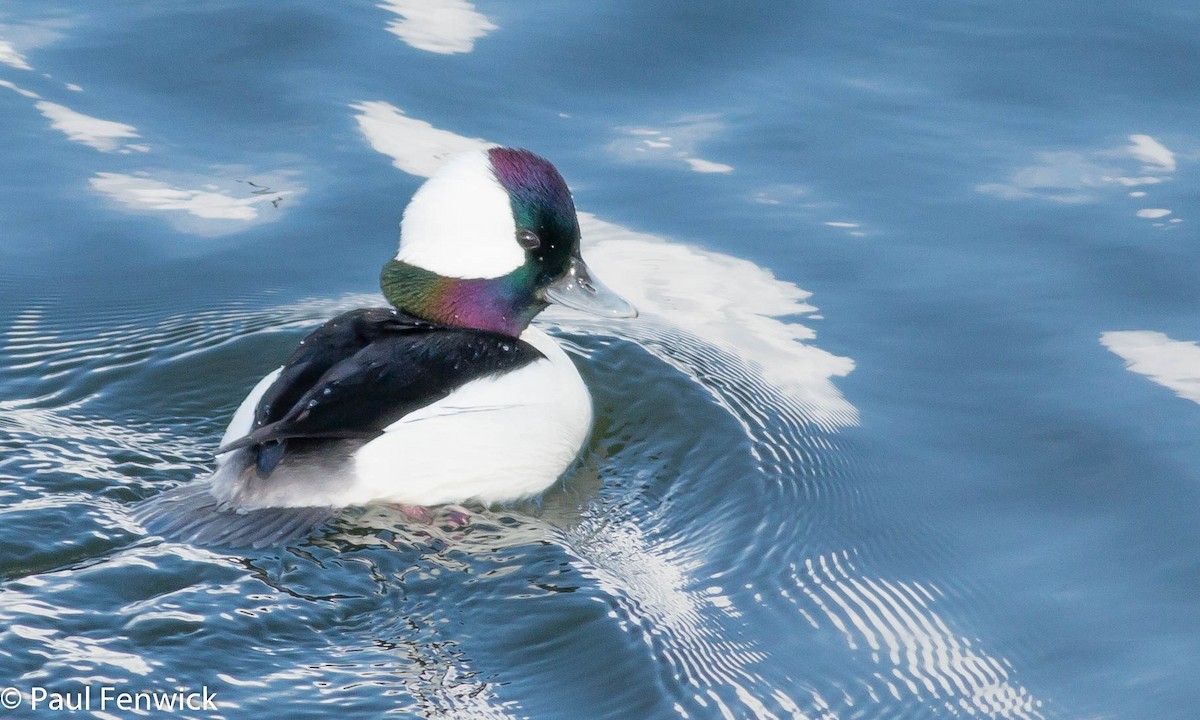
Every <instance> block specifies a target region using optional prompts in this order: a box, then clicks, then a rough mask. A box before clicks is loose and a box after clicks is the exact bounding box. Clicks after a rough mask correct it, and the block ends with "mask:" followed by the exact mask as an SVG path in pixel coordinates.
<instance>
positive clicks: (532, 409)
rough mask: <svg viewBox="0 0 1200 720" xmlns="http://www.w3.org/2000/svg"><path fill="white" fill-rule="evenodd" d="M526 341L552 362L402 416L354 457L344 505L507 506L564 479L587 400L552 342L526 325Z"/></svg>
mask: <svg viewBox="0 0 1200 720" xmlns="http://www.w3.org/2000/svg"><path fill="white" fill-rule="evenodd" d="M521 338H522V339H523V340H525V341H526V342H528V343H530V344H532V345H533V346H534V347H536V348H537V349H538V350H540V351H541V352H542V354H543V355H545V356H546V358H547V359H546V360H538V361H536V362H534V363H532V364H530V365H527V366H525V367H523V368H521V369H519V370H515V371H513V372H509V373H503V374H500V375H496V376H492V377H485V378H480V379H478V380H474V381H472V382H469V383H467V384H466V385H463V386H462V387H460V388H459V389H457V390H455V391H454V392H453V393H451V394H450V395H449V396H448V397H446V398H445V399H443V400H439V401H438V402H435V403H433V404H432V405H427V406H425V407H423V408H421V409H419V410H416V411H414V412H412V413H409V414H408V415H405V416H404V417H403V418H401V419H400V420H399V421H397V422H396V423H395V424H393V425H392V426H391V427H389V428H387V431H386V432H385V433H384V434H383V435H381V436H380V437H379V438H376V439H375V440H372V441H371V442H369V443H367V444H366V445H364V446H363V447H362V449H360V450H359V451H358V452H357V453H356V454H355V484H354V486H353V487H350V488H345V492H347V493H349V494H350V495H351V497H349V498H343V497H339V500H343V501H348V502H349V503H351V504H363V503H366V502H369V501H372V500H378V499H381V498H382V499H385V500H388V501H391V502H397V503H408V504H413V505H438V504H442V503H448V502H462V501H463V500H464V499H474V500H479V501H480V502H483V503H492V502H504V501H508V500H515V499H518V498H521V497H526V496H529V495H533V494H535V493H538V492H541V491H542V490H545V489H546V488H547V487H549V486H550V484H551V483H553V482H554V481H555V480H556V479H558V476H559V475H561V474H562V472H563V471H564V470H566V469H567V466H568V465H570V464H571V462H572V461H573V460H574V459H575V455H576V453H578V452H579V446H580V445H582V444H583V441H584V440H585V439H586V438H587V434H588V431H589V429H590V428H591V424H592V401H591V396H590V395H589V394H588V391H587V387H586V386H584V384H583V380H582V379H581V378H580V377H579V372H578V371H577V370H576V369H575V365H574V363H572V362H571V359H570V358H568V357H567V355H566V353H564V352H563V351H562V349H561V348H559V346H558V343H556V342H555V341H554V340H553V339H552V338H551V337H550V336H548V335H546V334H545V333H543V332H542V331H541V330H538V329H537V328H529V329H528V330H526V331H525V333H524V334H522V336H521ZM480 458H487V462H480Z"/></svg>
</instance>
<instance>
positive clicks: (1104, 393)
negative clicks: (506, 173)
mask: <svg viewBox="0 0 1200 720" xmlns="http://www.w3.org/2000/svg"><path fill="white" fill-rule="evenodd" d="M1198 68H1200V14H1198V13H1197V12H1196V11H1195V10H1194V9H1193V8H1192V6H1191V5H1190V4H1187V3H1183V2H1178V1H1167V0H1163V1H1162V2H1150V3H1142V4H1139V5H1138V6H1137V7H1136V8H1131V7H1129V6H1127V5H1126V4H1119V3H1115V2H1097V3H1089V4H1086V5H1078V4H1077V5H1074V6H1066V5H1063V4H1057V5H1056V4H1045V3H1018V4H1012V3H1009V4H1003V5H1001V4H998V3H984V2H970V3H957V4H944V3H931V2H917V3H908V4H906V5H904V6H903V7H901V6H899V5H895V6H881V5H879V4H878V3H850V4H842V5H841V6H833V5H828V4H819V3H804V4H801V3H755V4H752V5H745V4H743V5H738V6H728V7H715V6H714V7H707V8H700V7H697V6H696V5H695V4H694V3H653V4H646V3H609V4H602V5H589V6H581V5H578V4H571V5H565V4H564V5H560V6H554V5H546V4H541V3H532V2H513V3H500V2H483V1H482V0H480V2H478V3H477V4H475V5H474V6H472V5H468V4H467V3H465V2H461V0H441V1H440V2H437V3H433V2H425V3H416V2H408V1H407V0H392V1H391V2H384V3H381V4H378V5H377V4H374V3H318V2H296V3H288V4H283V5H279V4H266V3H251V2H235V1H233V0H230V1H229V2H212V3H205V4H203V5H193V6H188V7H186V8H185V7H183V6H178V5H171V4H158V5H146V4H140V3H128V4H113V3H109V4H106V5H105V6H104V8H103V9H102V10H101V9H100V8H99V7H98V6H95V5H94V4H88V3H81V2H76V3H64V4H58V5H55V6H47V5H46V4H44V3H36V2H31V1H20V0H10V2H7V3H6V4H5V5H4V6H3V7H0V119H2V123H3V127H4V130H3V132H0V168H2V170H3V172H2V173H0V188H3V192H2V193H0V220H2V222H0V227H3V231H0V268H2V269H0V335H2V338H0V388H2V389H0V447H2V448H3V450H2V452H0V479H2V480H3V484H2V485H0V513H2V514H3V522H2V523H0V577H2V578H3V584H2V585H0V618H2V621H3V622H2V623H0V686H5V685H7V686H12V687H16V688H17V689H18V690H20V691H21V692H22V693H24V697H23V698H22V705H21V706H20V707H18V708H16V709H15V710H11V711H8V712H9V713H10V715H11V716H13V717H42V716H46V715H47V714H49V713H51V712H52V711H50V710H47V709H46V708H45V704H44V703H43V706H42V707H41V708H40V709H37V710H34V709H31V707H30V702H31V700H32V698H31V696H30V692H31V689H32V688H34V687H43V688H47V689H48V690H51V691H58V692H64V693H69V692H77V691H79V690H80V689H81V688H83V687H85V686H91V687H93V688H94V692H95V693H98V692H99V689H100V688H101V687H105V686H107V687H114V688H117V689H118V690H126V691H141V690H158V691H174V690H178V689H183V690H188V691H197V690H199V689H200V688H201V687H203V686H207V687H208V688H209V689H210V690H211V691H213V692H215V693H216V700H217V703H218V710H217V711H215V712H213V711H209V710H196V711H190V710H189V711H186V712H183V713H175V715H177V716H180V717H205V718H208V717H229V718H243V717H266V716H272V717H273V716H279V715H283V716H287V717H296V718H302V717H326V716H328V715H329V714H331V713H334V712H342V713H350V714H351V715H352V716H355V717H371V716H378V715H382V714H385V713H392V714H396V715H398V716H400V717H456V718H457V717H478V718H522V717H536V718H549V717H563V718H576V717H587V718H604V717H609V718H669V717H687V718H709V717H712V718H719V717H732V718H743V717H756V718H796V717H802V718H814V719H815V718H896V717H921V718H925V717H952V716H968V715H969V716H975V717H989V718H1110V717H1111V718H1156V719H1157V718H1190V717H1194V715H1195V710H1194V708H1195V707H1196V706H1197V705H1198V704H1200V690H1198V689H1197V688H1198V687H1200V685H1198V684H1197V683H1196V681H1195V678H1196V677H1198V676H1200V604H1198V603H1197V602H1196V599H1195V598H1196V595H1197V590H1198V589H1200V561H1198V560H1197V557H1198V553H1197V552H1196V550H1197V548H1198V547H1200V529H1197V528H1198V527H1200V526H1198V524H1197V523H1196V522H1195V518H1196V516H1197V510H1200V471H1197V469H1196V463H1195V459H1196V457H1197V456H1198V455H1197V451H1198V450H1200V433H1198V432H1197V431H1198V430H1200V407H1198V405H1200V349H1198V348H1197V345H1196V344H1195V342H1196V341H1198V340H1200V327H1198V325H1197V322H1196V318H1197V289H1198V288H1200V246H1198V245H1197V244H1196V243H1195V242H1194V233H1193V232H1192V230H1191V226H1192V223H1194V222H1196V215H1195V212H1196V208H1197V195H1196V193H1195V192H1194V191H1193V190H1192V188H1194V179H1195V172H1196V170H1195V168H1196V163H1195V161H1196V158H1197V157H1200V144H1198V143H1197V140H1196V137H1195V122H1194V119H1195V117H1196V113H1197V110H1198V109H1200V108H1198V107H1197V106H1198V105H1200V102H1198V100H1197V98H1198V96H1197V93H1196V88H1197V87H1200V69H1198ZM481 141H493V142H501V143H506V144H514V145H525V146H529V147H531V148H533V149H535V150H536V151H538V152H540V153H542V154H544V155H546V156H547V157H549V158H551V159H552V160H553V161H554V162H555V163H556V164H557V165H558V166H559V168H560V169H561V170H562V172H563V174H564V175H565V176H566V178H567V179H568V181H569V182H570V183H571V184H572V187H573V189H574V191H575V196H576V201H577V204H578V205H579V207H580V208H581V210H583V211H584V212H585V213H587V214H586V215H585V216H584V235H585V253H586V254H587V255H588V256H589V258H590V261H591V262H592V264H593V265H594V266H595V267H596V268H597V270H598V273H599V274H600V276H601V277H603V278H604V279H605V281H606V282H608V283H609V284H610V285H611V286H613V287H614V288H615V289H617V290H619V291H621V292H623V293H624V294H626V295H627V296H629V297H630V298H631V299H632V300H634V301H635V302H636V303H637V304H638V305H639V306H640V307H641V308H642V310H643V311H644V313H645V314H644V316H643V318H642V319H640V320H639V321H637V322H634V323H626V324H616V323H610V324H597V323H593V322H590V321H586V320H584V319H581V318H578V317H575V316H571V315H566V314H562V315H553V316H550V315H548V316H547V317H545V318H544V324H545V325H546V326H547V327H550V328H552V329H554V330H555V331H556V332H557V333H558V334H559V335H560V337H561V338H562V339H563V341H564V342H565V343H566V344H567V345H568V347H569V349H570V350H571V351H572V352H573V353H574V354H575V355H576V357H577V360H578V361H579V365H580V368H581V371H582V372H583V374H584V376H585V379H586V380H587V381H588V383H589V385H590V386H591V387H592V390H593V394H594V396H595V399H596V404H597V408H598V419H597V428H596V432H595V436H594V438H593V439H592V441H591V443H590V445H589V446H588V447H587V449H586V451H585V453H584V456H583V458H581V461H580V463H579V465H578V467H577V468H575V469H574V471H573V472H572V473H571V474H570V475H569V476H568V477H566V478H565V479H564V481H563V482H562V483H560V484H558V485H556V486H555V487H554V488H552V489H551V490H550V491H548V492H547V493H546V495H545V496H544V498H542V499H541V500H540V501H539V502H529V503H523V504H520V505H517V506H514V507H511V508H493V509H491V510H490V511H488V512H486V513H485V514H484V516H483V517H481V518H479V519H478V520H477V521H476V522H475V523H473V524H472V525H471V526H469V527H467V528H465V529H453V528H450V527H442V526H437V525H435V526H432V527H424V526H413V525H412V524H409V523H406V522H405V521H404V519H403V518H402V517H399V516H396V515H394V514H389V513H388V512H387V511H386V510H382V509H368V510H360V511H355V512H353V513H350V514H349V515H348V516H347V517H344V518H342V519H341V520H339V521H338V522H337V523H336V524H335V525H334V526H333V527H332V528H331V529H330V530H329V531H328V532H327V533H326V534H324V535H323V536H321V537H319V538H317V539H315V540H313V541H312V542H311V543H309V544H305V545H301V546H297V547H292V548H286V549H276V550H271V551H263V552H259V553H254V554H248V555H246V554H231V553H222V552H213V551H207V550H198V549H194V548H191V547H188V546H184V545H178V544H173V543H165V542H162V541H160V540H156V539H153V538H146V537H143V536H142V535H141V533H140V532H139V531H138V529H137V528H136V527H135V526H133V525H132V524H131V522H130V521H129V519H128V516H127V514H126V509H127V508H128V506H129V504H130V503H132V502H133V501H135V500H136V499H139V498H144V497H149V496H151V495H153V494H155V493H157V492H160V491H162V490H163V489H166V488H168V487H172V486H174V485H175V484H177V483H181V482H186V481H187V480H189V479H190V478H192V477H193V476H195V475H197V474H199V473H202V472H204V470H205V469H206V468H207V467H208V465H209V463H210V453H211V452H212V450H213V449H214V447H215V445H216V443H217V441H218V439H219V437H220V434H221V431H222V430H223V427H224V423H225V422H226V420H227V418H228V416H229V415H230V413H231V412H232V410H233V408H234V407H235V406H236V405H237V403H238V402H239V401H240V399H241V398H242V396H243V395H244V394H245V392H246V391H247V390H248V388H249V387H250V386H251V385H252V384H253V382H254V381H255V380H257V378H259V377H260V376H261V375H263V374H264V373H265V372H267V371H269V370H270V369H272V368H273V367H274V366H275V365H277V364H278V363H279V362H280V360H281V359H282V358H283V357H285V356H286V354H287V353H288V352H289V351H290V349H291V347H292V346H294V344H295V343H296V342H297V341H298V340H299V339H300V338H301V337H302V336H303V334H304V333H305V332H306V331H307V329H309V328H311V327H313V326H314V325H315V324H317V323H319V322H320V321H321V320H322V319H324V318H327V317H329V316H330V315H332V314H333V313H335V312H337V311H338V310H339V309H342V308H347V307H354V306H359V305H363V304H371V303H375V302H379V298H378V296H377V295H376V294H375V293H376V292H377V286H376V278H377V273H378V270H379V267H380V265H381V264H382V262H383V261H384V260H385V259H386V258H387V257H388V256H389V255H390V253H391V252H392V251H393V249H394V242H395V232H396V225H397V222H398V219H399V212H400V210H401V208H402V206H403V204H404V202H405V201H406V199H407V197H408V196H409V195H410V194H411V193H412V191H413V190H414V189H415V188H416V187H417V185H418V184H419V183H420V181H421V178H422V177H423V176H426V175H428V173H429V172H431V170H432V168H433V167H435V166H436V162H437V158H438V157H440V156H441V155H443V154H445V153H446V152H449V151H452V150H455V149H461V148H468V147H474V146H476V145H477V144H478V143H479V142H481ZM97 703H98V700H96V701H95V702H94V703H93V707H92V708H91V710H90V711H86V712H81V713H76V714H78V715H82V716H87V715H89V714H90V715H92V716H95V717H133V714H132V713H131V712H128V711H120V710H113V709H112V708H111V707H110V708H108V709H107V710H105V711H103V712H107V713H108V714H107V715H105V714H103V712H102V711H101V710H99V709H98V707H97V706H96V704H97Z"/></svg>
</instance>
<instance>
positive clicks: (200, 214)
mask: <svg viewBox="0 0 1200 720" xmlns="http://www.w3.org/2000/svg"><path fill="white" fill-rule="evenodd" d="M248 175H249V173H245V175H243V176H248ZM253 177H255V178H256V182H255V183H254V184H251V183H250V182H248V181H240V180H239V181H229V180H218V182H221V183H222V184H223V185H224V187H222V185H218V184H216V183H214V178H213V177H212V176H206V175H194V176H183V177H181V178H180V179H179V180H175V181H173V182H168V181H164V180H161V179H157V178H155V177H153V176H151V175H150V174H149V173H137V174H126V173H112V172H100V173H96V174H95V175H94V176H93V177H92V178H91V179H90V180H88V184H89V185H90V186H91V187H92V189H93V190H95V191H96V192H98V193H100V194H101V195H103V196H105V197H107V198H108V199H110V200H112V201H114V202H116V203H118V204H119V205H120V206H122V207H124V208H125V209H127V210H131V211H135V212H137V211H143V212H167V213H170V215H169V219H170V221H171V223H172V225H174V226H175V228H176V229H178V230H180V231H181V232H188V233H194V234H198V235H220V234H223V233H226V232H233V231H235V230H242V229H245V227H246V224H247V223H256V222H266V221H269V220H273V219H275V218H277V217H278V213H276V212H273V211H275V210H278V208H279V206H280V205H281V204H282V203H283V202H284V200H285V199H288V198H290V197H292V196H294V195H296V194H297V193H298V192H299V191H300V188H299V187H298V186H296V185H295V184H294V183H289V181H288V180H287V179H286V178H285V177H283V176H282V175H275V176H272V177H269V178H268V177H264V176H262V175H261V174H254V175H253ZM281 184H284V185H285V186H290V189H285V190H276V189H273V187H278V186H280V185H281ZM268 205H269V206H271V207H266V206H268ZM213 221H215V222H213Z"/></svg>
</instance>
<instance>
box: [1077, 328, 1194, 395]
mask: <svg viewBox="0 0 1200 720" xmlns="http://www.w3.org/2000/svg"><path fill="white" fill-rule="evenodd" d="M1100 343H1101V344H1102V345H1104V347H1106V348H1108V349H1109V350H1111V351H1113V352H1114V353H1116V354H1117V355H1119V356H1120V357H1121V358H1122V359H1123V360H1125V367H1126V368H1128V369H1129V371H1130V372H1135V373H1138V374H1139V375H1145V376H1146V377H1148V378H1150V379H1151V380H1153V381H1154V382H1156V383H1158V384H1159V385H1162V386H1163V387H1165V388H1170V389H1171V390H1173V391H1175V394H1176V395H1178V396H1179V397H1181V398H1186V399H1188V400H1191V401H1192V402H1194V403H1200V346H1197V345H1196V343H1194V342H1186V341H1183V340H1172V339H1171V338H1169V337H1167V336H1166V335H1164V334H1162V333H1160V332H1152V331H1150V330H1125V331H1113V332H1106V333H1103V334H1101V335H1100Z"/></svg>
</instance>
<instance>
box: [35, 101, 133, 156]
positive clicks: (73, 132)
mask: <svg viewBox="0 0 1200 720" xmlns="http://www.w3.org/2000/svg"><path fill="white" fill-rule="evenodd" d="M37 109H38V110H39V111H41V113H42V115H45V116H46V118H47V119H49V120H50V127H52V128H54V129H55V130H58V131H59V132H61V133H63V134H64V135H66V136H67V138H68V139H70V140H72V141H74V142H77V143H82V144H84V145H87V146H88V147H91V148H95V149H97V150H99V151H100V152H116V151H118V150H120V149H121V140H123V139H126V138H136V137H141V136H140V135H138V132H137V128H135V127H134V126H132V125H126V124H125V123H119V122H114V121H112V120H101V119H100V118H96V117H92V116H91V115H84V114H83V113H79V112H75V111H74V110H72V109H71V108H69V107H65V106H63V105H59V104H57V103H52V102H50V101H49V100H42V101H40V102H38V103H37Z"/></svg>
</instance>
